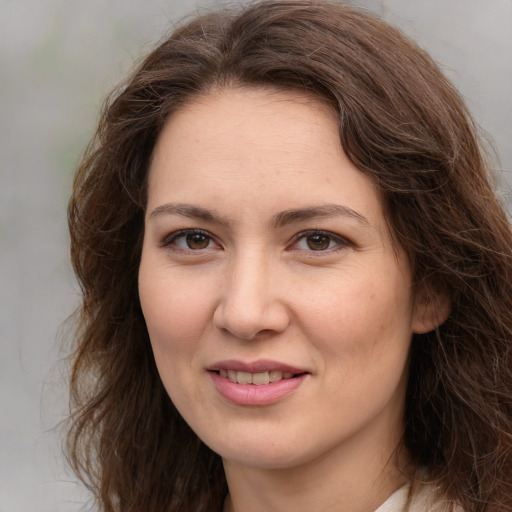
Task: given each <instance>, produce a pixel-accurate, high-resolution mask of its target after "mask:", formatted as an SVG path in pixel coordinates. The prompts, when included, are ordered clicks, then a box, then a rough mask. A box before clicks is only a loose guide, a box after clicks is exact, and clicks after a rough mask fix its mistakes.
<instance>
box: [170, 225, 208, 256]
mask: <svg viewBox="0 0 512 512" xmlns="http://www.w3.org/2000/svg"><path fill="white" fill-rule="evenodd" d="M192 235H199V236H202V237H204V238H206V239H208V245H210V242H213V243H216V242H215V239H214V237H213V236H212V235H211V234H210V233H208V231H203V230H202V229H181V230H179V231H176V232H174V233H171V234H170V235H169V236H168V237H166V238H165V239H164V240H163V241H162V243H161V244H160V246H161V247H171V246H174V247H172V250H174V251H176V252H188V251H191V252H199V251H202V250H205V249H208V247H204V248H201V249H193V248H191V247H188V248H184V247H179V246H178V245H177V244H176V241H177V240H179V239H180V238H183V239H186V237H188V236H192ZM185 243H187V242H185ZM187 245H188V243H187Z"/></svg>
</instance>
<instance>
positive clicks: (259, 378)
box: [252, 372, 270, 386]
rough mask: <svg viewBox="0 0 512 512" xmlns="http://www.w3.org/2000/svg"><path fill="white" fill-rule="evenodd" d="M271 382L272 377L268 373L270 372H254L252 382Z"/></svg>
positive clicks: (256, 384) (262, 383) (260, 383)
mask: <svg viewBox="0 0 512 512" xmlns="http://www.w3.org/2000/svg"><path fill="white" fill-rule="evenodd" d="M269 382H270V377H269V375H268V372H261V373H253V374H252V383H253V384H254V385H255V386H262V385H264V384H268V383H269Z"/></svg>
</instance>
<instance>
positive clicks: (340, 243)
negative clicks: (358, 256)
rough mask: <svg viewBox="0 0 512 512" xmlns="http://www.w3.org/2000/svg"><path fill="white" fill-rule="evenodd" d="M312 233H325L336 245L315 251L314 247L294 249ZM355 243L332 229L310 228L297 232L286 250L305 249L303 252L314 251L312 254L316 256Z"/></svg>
mask: <svg viewBox="0 0 512 512" xmlns="http://www.w3.org/2000/svg"><path fill="white" fill-rule="evenodd" d="M312 235H324V236H327V237H329V238H330V239H331V240H332V241H334V242H336V244H337V245H336V247H332V248H330V249H325V250H318V251H315V250H313V249H310V250H304V249H294V247H293V246H294V245H296V244H297V243H298V242H299V241H300V240H302V239H304V238H306V237H308V236H312ZM353 245H354V244H353V243H352V242H351V241H350V240H348V239H347V238H346V237H344V236H341V235H338V234H337V233H333V232H332V231H326V230H324V229H308V230H306V231H301V232H300V233H297V234H296V235H295V236H294V237H293V239H292V241H291V243H290V244H289V245H288V246H287V248H286V250H287V251H291V250H300V251H303V252H308V253H312V255H315V256H321V255H322V254H324V255H325V254H331V253H333V252H335V251H338V250H341V249H344V248H346V247H351V246H353Z"/></svg>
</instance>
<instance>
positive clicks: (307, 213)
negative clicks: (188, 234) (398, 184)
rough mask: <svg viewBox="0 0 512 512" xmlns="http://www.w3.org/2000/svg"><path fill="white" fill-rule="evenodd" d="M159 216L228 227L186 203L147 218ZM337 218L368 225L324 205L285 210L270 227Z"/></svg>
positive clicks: (340, 207)
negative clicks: (177, 216)
mask: <svg viewBox="0 0 512 512" xmlns="http://www.w3.org/2000/svg"><path fill="white" fill-rule="evenodd" d="M160 215H181V216H183V217H188V218H191V219H196V220H202V221H206V222H211V223H213V224H219V225H222V226H229V225H230V222H229V221H228V220H227V219H224V218H222V217H221V216H219V215H218V214H216V213H215V212H213V211H211V210H208V209H206V208H202V207H201V206H195V205H192V204H186V203H166V204H163V205H160V206H157V207H156V208H155V209H154V210H153V211H152V212H151V213H150V215H149V218H150V219H152V218H154V217H158V216H160ZM338 216H344V217H350V218H352V219H354V220H356V221H357V222H359V223H361V224H363V225H366V226H369V225H370V223H369V222H368V220H367V219H366V217H364V216H363V215H361V214H360V213H358V212H356V211H355V210H353V209H352V208H349V207H348V206H343V205H340V204H324V205H320V206H310V207H307V208H298V209H291V210H285V211H282V212H279V213H277V214H276V215H274V216H273V218H272V225H273V226H274V227H275V228H279V227H283V226H286V225H289V224H294V223H297V222H303V221H306V220H311V219H319V218H328V217H338Z"/></svg>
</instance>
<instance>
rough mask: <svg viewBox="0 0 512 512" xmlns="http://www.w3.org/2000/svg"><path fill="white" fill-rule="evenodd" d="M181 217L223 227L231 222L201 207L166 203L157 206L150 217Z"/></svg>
mask: <svg viewBox="0 0 512 512" xmlns="http://www.w3.org/2000/svg"><path fill="white" fill-rule="evenodd" d="M163 214H165V215H181V216H183V217H188V218H190V219H197V220H203V221H206V222H211V223H213V224H220V225H222V226H229V222H228V221H227V220H226V219H223V218H222V217H220V216H219V215H217V214H216V213H214V212H212V211H210V210H207V209H206V208H202V207H201V206H195V205H192V204H186V203H185V204H184V203H166V204H162V205H160V206H157V207H156V208H155V209H154V210H153V211H152V212H151V213H150V215H149V218H150V219H153V218H154V217H158V216H160V215H163Z"/></svg>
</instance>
